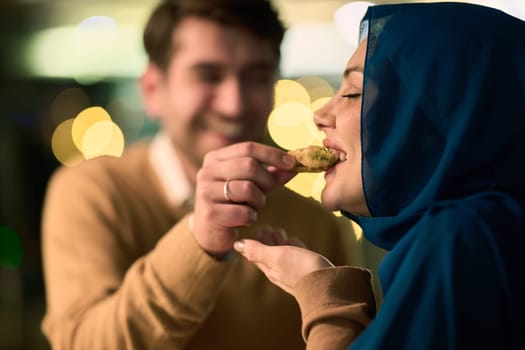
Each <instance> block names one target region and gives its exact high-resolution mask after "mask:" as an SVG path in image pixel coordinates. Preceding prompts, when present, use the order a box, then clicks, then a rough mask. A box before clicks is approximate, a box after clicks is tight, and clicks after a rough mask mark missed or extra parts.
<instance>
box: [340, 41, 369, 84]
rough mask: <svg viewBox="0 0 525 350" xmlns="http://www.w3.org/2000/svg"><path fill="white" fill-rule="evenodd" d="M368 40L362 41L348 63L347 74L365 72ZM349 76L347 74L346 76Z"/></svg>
mask: <svg viewBox="0 0 525 350" xmlns="http://www.w3.org/2000/svg"><path fill="white" fill-rule="evenodd" d="M366 43H367V41H366V39H364V40H362V41H361V43H360V44H359V46H358V47H357V49H356V50H355V51H354V53H353V54H352V56H351V57H350V59H349V60H348V63H347V64H346V68H345V72H347V71H348V72H349V71H355V70H357V71H361V72H363V70H364V67H365V57H366ZM346 75H347V74H345V76H346Z"/></svg>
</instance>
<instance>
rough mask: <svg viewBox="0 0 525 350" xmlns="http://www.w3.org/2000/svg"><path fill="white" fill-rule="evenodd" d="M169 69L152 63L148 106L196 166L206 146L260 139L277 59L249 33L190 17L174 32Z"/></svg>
mask: <svg viewBox="0 0 525 350" xmlns="http://www.w3.org/2000/svg"><path fill="white" fill-rule="evenodd" d="M171 44H172V45H173V47H174V54H173V55H172V58H171V61H170V63H169V66H168V69H167V71H166V72H165V73H164V74H163V73H161V72H160V71H159V70H158V69H157V68H156V67H155V66H150V67H149V68H148V70H154V71H155V72H153V73H152V72H151V71H147V72H146V73H145V75H148V74H152V75H153V76H155V78H153V81H154V82H155V83H154V88H153V89H151V90H152V91H153V93H152V94H151V96H149V97H148V94H146V105H147V108H148V112H149V113H150V114H151V115H152V116H154V117H156V118H158V119H159V120H160V121H161V122H162V124H163V127H164V130H166V131H167V132H168V133H169V135H170V137H171V139H172V141H173V144H174V146H175V147H176V149H177V152H178V153H179V155H180V156H181V157H184V158H185V159H186V160H187V161H190V162H191V163H193V164H194V166H197V167H198V166H200V164H201V163H202V160H203V158H204V155H205V154H206V153H207V152H209V151H210V150H214V149H217V148H220V147H224V146H227V145H229V144H232V143H235V142H240V141H248V140H250V141H262V139H263V136H264V134H265V130H266V122H267V118H268V116H269V113H270V112H271V109H272V107H273V87H274V83H275V78H276V76H275V74H276V66H277V64H278V62H277V58H276V56H275V54H274V51H273V50H272V47H271V45H270V43H269V42H266V41H264V40H261V39H259V38H258V37H256V36H254V35H252V34H250V33H249V32H246V31H242V30H239V29H235V28H230V27H224V26H220V25H218V24H216V23H214V22H211V21H208V20H205V19H200V18H197V17H190V18H187V19H184V20H183V21H182V22H181V23H180V24H179V26H178V27H177V30H176V32H175V34H174V37H173V41H172V43H171Z"/></svg>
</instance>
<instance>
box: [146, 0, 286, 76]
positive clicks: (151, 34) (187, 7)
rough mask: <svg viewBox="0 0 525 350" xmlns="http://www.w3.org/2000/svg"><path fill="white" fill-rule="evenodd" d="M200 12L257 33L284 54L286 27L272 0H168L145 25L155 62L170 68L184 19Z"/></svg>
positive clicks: (148, 49) (208, 18)
mask: <svg viewBox="0 0 525 350" xmlns="http://www.w3.org/2000/svg"><path fill="white" fill-rule="evenodd" d="M189 16H196V17H200V18H203V19H207V20H210V21H214V22H216V23H219V24H221V25H225V26H230V27H234V28H239V29H243V30H246V31H248V32H251V33H253V34H254V35H256V36H257V37H260V38H261V39H265V40H268V42H270V43H271V45H272V47H273V49H274V52H275V54H276V58H277V59H279V58H280V56H281V55H280V53H281V51H280V48H281V42H282V39H283V36H284V32H285V27H284V25H283V23H282V22H281V20H280V19H279V14H278V13H277V11H276V9H275V8H274V7H273V5H272V3H271V1H270V0H164V1H162V2H161V3H160V4H159V5H157V7H156V8H155V9H154V11H153V12H152V14H151V16H150V17H149V20H148V22H147V23H146V27H145V29H144V34H143V41H144V48H145V49H146V53H147V54H148V58H149V60H150V61H151V62H153V63H154V64H156V65H157V66H158V67H159V68H161V69H167V66H168V64H169V61H170V58H171V55H172V54H173V51H172V50H173V47H172V46H173V45H172V35H173V32H174V30H175V29H176V27H177V25H178V24H179V23H180V22H181V20H182V19H184V18H186V17H189Z"/></svg>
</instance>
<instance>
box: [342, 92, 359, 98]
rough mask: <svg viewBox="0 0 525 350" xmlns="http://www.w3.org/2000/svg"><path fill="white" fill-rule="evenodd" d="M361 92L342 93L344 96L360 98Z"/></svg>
mask: <svg viewBox="0 0 525 350" xmlns="http://www.w3.org/2000/svg"><path fill="white" fill-rule="evenodd" d="M361 95H362V94H361V93H354V94H345V95H342V97H344V98H358V97H361Z"/></svg>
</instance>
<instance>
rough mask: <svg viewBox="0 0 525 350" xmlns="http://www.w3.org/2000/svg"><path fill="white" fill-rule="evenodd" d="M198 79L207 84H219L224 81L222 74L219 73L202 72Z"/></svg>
mask: <svg viewBox="0 0 525 350" xmlns="http://www.w3.org/2000/svg"><path fill="white" fill-rule="evenodd" d="M198 77H199V80H200V81H202V82H205V83H218V82H220V81H221V80H222V74H221V73H220V72H217V71H201V72H199V74H198Z"/></svg>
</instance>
